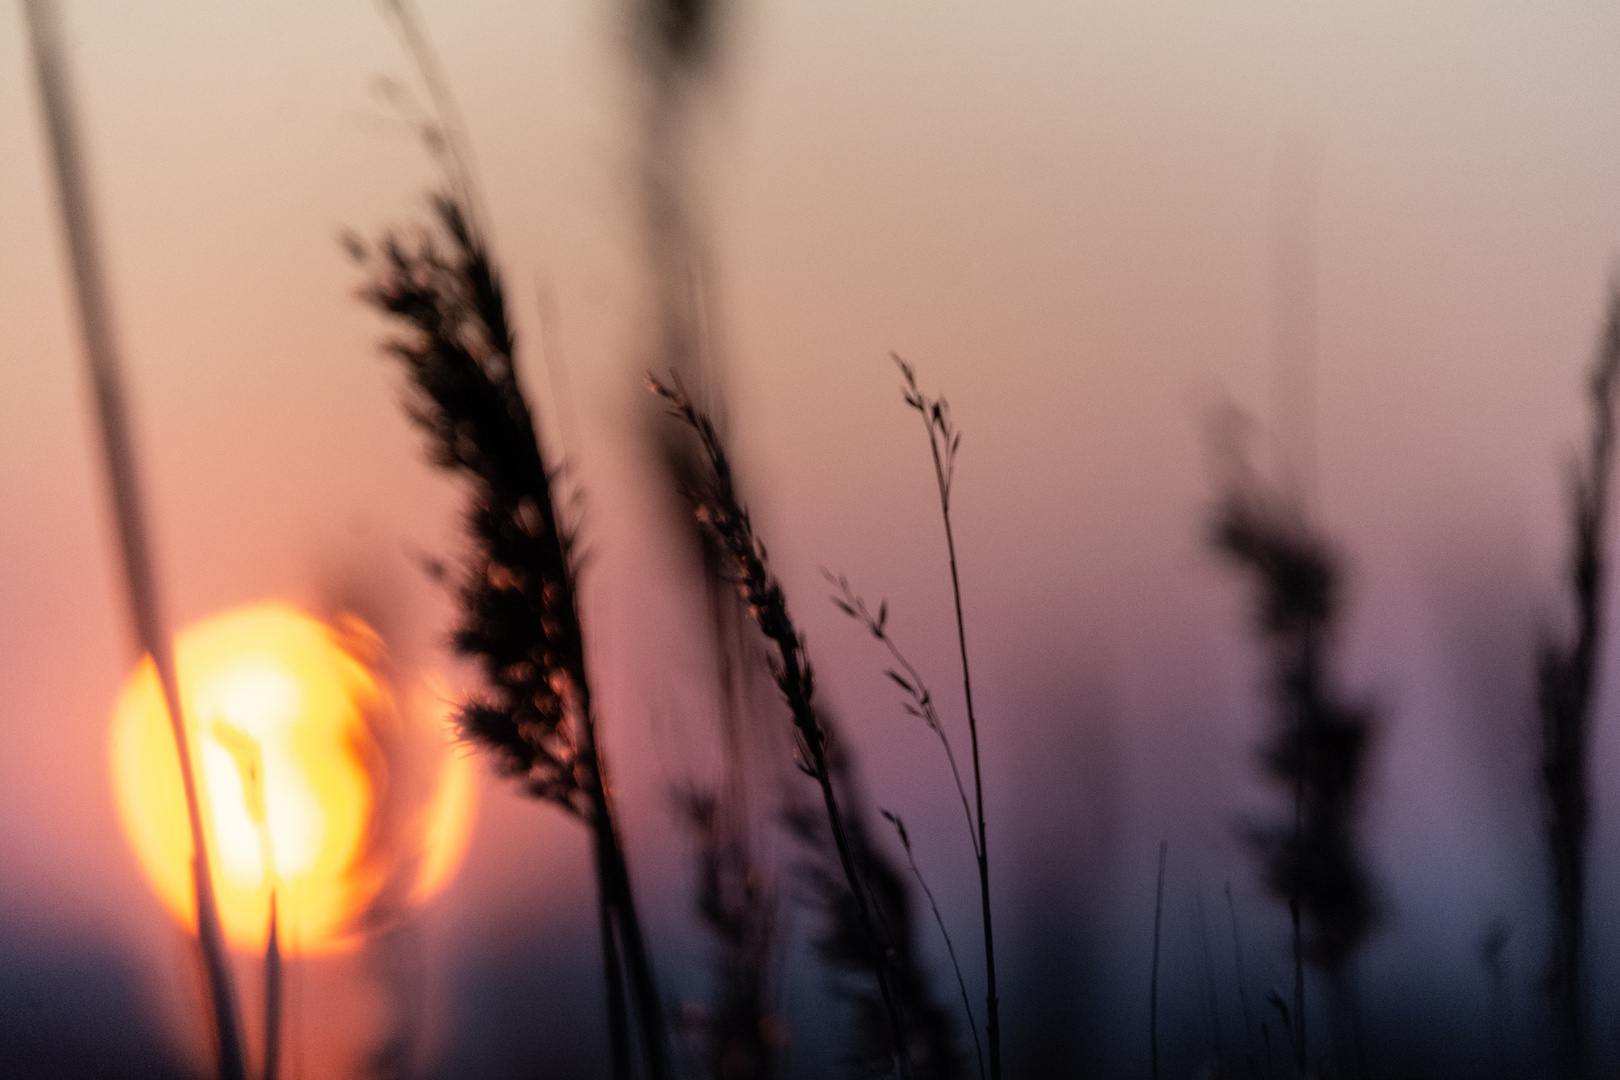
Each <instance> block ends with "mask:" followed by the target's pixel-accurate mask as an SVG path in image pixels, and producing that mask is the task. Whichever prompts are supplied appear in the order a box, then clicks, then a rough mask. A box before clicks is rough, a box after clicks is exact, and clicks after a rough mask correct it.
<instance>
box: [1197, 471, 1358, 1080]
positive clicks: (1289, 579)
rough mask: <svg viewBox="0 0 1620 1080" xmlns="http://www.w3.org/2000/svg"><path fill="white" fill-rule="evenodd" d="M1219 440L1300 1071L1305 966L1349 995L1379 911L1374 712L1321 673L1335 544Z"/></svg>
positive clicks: (1263, 845)
mask: <svg viewBox="0 0 1620 1080" xmlns="http://www.w3.org/2000/svg"><path fill="white" fill-rule="evenodd" d="M1227 449H1230V450H1231V451H1232V454H1233V458H1232V461H1230V462H1229V463H1228V464H1229V465H1231V466H1232V468H1231V472H1230V476H1229V478H1228V480H1227V484H1226V490H1224V491H1223V492H1221V494H1220V498H1219V502H1218V503H1217V506H1216V509H1215V514H1214V519H1213V521H1212V527H1211V531H1210V542H1211V544H1212V545H1213V546H1214V547H1215V549H1216V550H1217V551H1218V552H1219V553H1220V554H1222V555H1224V556H1225V557H1226V558H1227V559H1228V560H1230V561H1231V562H1232V563H1234V564H1235V565H1236V566H1237V567H1239V568H1240V569H1241V570H1243V571H1244V572H1245V573H1246V574H1247V575H1248V576H1249V578H1250V580H1251V581H1252V582H1253V584H1254V588H1255V592H1254V610H1255V628H1256V631H1257V634H1258V636H1259V638H1260V641H1261V643H1262V644H1263V645H1264V647H1265V649H1266V652H1267V654H1268V658H1269V661H1270V665H1271V670H1270V675H1269V678H1270V684H1271V685H1270V693H1271V711H1272V725H1273V726H1272V733H1271V736H1270V738H1269V740H1268V741H1267V742H1266V744H1265V745H1264V746H1263V748H1262V750H1261V755H1260V756H1261V764H1262V766H1263V768H1264V770H1265V773H1266V775H1267V776H1268V777H1270V778H1271V779H1272V780H1273V781H1274V782H1275V783H1276V785H1277V786H1278V787H1280V788H1282V789H1283V790H1285V791H1287V792H1288V793H1289V795H1290V796H1291V801H1292V807H1291V813H1290V814H1289V816H1288V817H1286V818H1283V819H1281V820H1276V821H1273V822H1270V823H1256V824H1251V825H1249V826H1248V827H1247V828H1246V830H1245V832H1246V837H1247V839H1248V841H1249V842H1250V844H1251V845H1252V846H1253V848H1254V850H1255V853H1256V855H1257V856H1258V857H1259V860H1260V865H1261V875H1262V877H1263V879H1264V881H1265V884H1266V886H1267V887H1268V888H1269V889H1270V890H1271V892H1272V894H1273V895H1274V896H1276V897H1277V898H1278V899H1279V900H1281V901H1282V902H1284V903H1285V904H1287V906H1288V910H1289V916H1290V920H1291V923H1292V926H1293V937H1294V954H1295V960H1294V1000H1293V1003H1292V1015H1291V1020H1292V1025H1291V1029H1290V1034H1291V1036H1292V1042H1293V1050H1294V1053H1295V1061H1296V1066H1297V1068H1298V1069H1299V1070H1300V1072H1301V1073H1303V1072H1304V1071H1305V1069H1306V1067H1307V1061H1308V1057H1307V1053H1306V1050H1307V1045H1306V1039H1305V1008H1304V965H1305V964H1306V963H1309V964H1312V965H1314V966H1315V967H1317V968H1318V969H1319V970H1321V971H1322V972H1323V973H1324V974H1325V975H1326V976H1327V977H1328V979H1329V982H1330V985H1332V986H1333V987H1334V988H1335V990H1336V991H1343V994H1340V995H1339V996H1343V997H1346V998H1347V999H1348V982H1347V980H1348V975H1349V966H1350V963H1351V960H1352V958H1353V957H1354V955H1355V953H1356V951H1357V950H1358V949H1359V948H1360V946H1361V944H1362V943H1363V942H1364V941H1365V940H1366V937H1367V935H1368V933H1370V932H1371V930H1372V929H1373V927H1374V926H1375V924H1376V922H1377V918H1378V914H1379V908H1378V903H1377V899H1376V893H1375V889H1374V885H1373V882H1372V878H1371V875H1370V873H1369V871H1368V869H1367V867H1366V863H1365V861H1364V859H1363V857H1362V854H1361V851H1360V846H1359V840H1358V836H1357V832H1358V826H1359V811H1360V803H1361V795H1362V792H1363V788H1364V786H1365V780H1366V764H1367V756H1368V752H1369V750H1370V748H1371V746H1372V742H1373V735H1374V720H1375V716H1374V712H1373V710H1372V709H1371V707H1370V706H1368V705H1366V704H1364V703H1361V702H1357V701H1352V700H1350V699H1348V698H1347V697H1345V695H1344V694H1343V693H1342V692H1341V691H1340V690H1338V689H1337V688H1336V687H1335V686H1334V684H1333V681H1332V678H1331V674H1330V672H1329V670H1328V661H1329V659H1330V657H1331V655H1332V649H1333V646H1334V643H1335V638H1334V634H1335V631H1336V630H1337V619H1338V615H1339V611H1340V608H1339V577H1340V570H1339V560H1338V557H1337V555H1336V553H1335V552H1334V551H1333V549H1332V547H1331V546H1330V545H1329V544H1328V542H1327V541H1326V540H1325V539H1324V538H1323V537H1322V536H1321V534H1320V533H1318V532H1317V531H1316V530H1315V529H1314V528H1312V527H1311V526H1310V524H1309V523H1308V522H1307V521H1306V519H1305V516H1304V514H1303V512H1302V511H1301V510H1300V509H1299V508H1298V507H1297V506H1296V505H1295V504H1294V503H1293V502H1291V501H1290V500H1289V499H1287V498H1285V497H1284V496H1281V495H1279V494H1278V493H1276V492H1274V491H1272V490H1271V489H1269V488H1267V487H1265V486H1264V485H1263V484H1262V483H1261V482H1260V481H1259V480H1258V479H1257V478H1255V477H1254V476H1253V475H1252V474H1251V473H1250V472H1249V471H1248V469H1247V467H1246V464H1245V462H1244V461H1243V460H1242V457H1241V454H1240V453H1239V452H1238V451H1237V450H1236V449H1235V448H1227ZM1346 1004H1348V1005H1349V1007H1350V1008H1352V1009H1353V1002H1350V1001H1348V1000H1347V1002H1346Z"/></svg>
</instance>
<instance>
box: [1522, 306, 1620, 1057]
mask: <svg viewBox="0 0 1620 1080" xmlns="http://www.w3.org/2000/svg"><path fill="white" fill-rule="evenodd" d="M1617 390H1620V283H1611V285H1610V290H1609V302H1608V311H1607V313H1606V316H1605V321H1604V326H1603V331H1602V337H1601V339H1600V341H1599V343H1598V351H1597V357H1596V360H1595V361H1594V363H1593V366H1592V370H1591V373H1590V375H1589V377H1588V382H1587V398H1588V402H1589V404H1590V406H1591V409H1592V430H1591V438H1590V442H1589V443H1588V444H1587V451H1586V456H1585V458H1584V460H1582V461H1581V462H1580V463H1579V464H1577V465H1576V466H1575V468H1574V470H1573V473H1572V476H1571V478H1570V519H1571V533H1572V535H1571V538H1570V549H1571V550H1570V562H1569V578H1568V582H1569V586H1570V592H1571V594H1572V599H1573V601H1574V607H1575V618H1576V625H1575V632H1574V637H1573V640H1565V641H1555V640H1553V639H1552V638H1551V637H1550V636H1548V637H1544V639H1543V640H1542V642H1541V645H1540V656H1539V658H1538V659H1539V665H1538V667H1539V671H1538V676H1539V679H1538V683H1539V685H1538V691H1539V693H1538V695H1537V701H1538V705H1539V707H1540V713H1541V734H1542V765H1541V768H1542V783H1543V786H1544V790H1545V792H1546V796H1547V805H1548V822H1547V842H1548V849H1549V851H1550V854H1551V857H1552V869H1553V875H1552V877H1553V950H1552V958H1551V963H1550V965H1549V968H1550V970H1549V973H1548V988H1549V991H1550V994H1551V997H1552V1002H1553V1008H1554V1012H1555V1026H1556V1031H1557V1056H1558V1068H1559V1070H1560V1072H1561V1073H1562V1074H1563V1075H1564V1076H1565V1077H1576V1076H1579V1075H1581V1073H1582V1072H1583V1070H1584V1068H1585V1057H1586V1035H1585V1027H1586V992H1585V957H1584V951H1585V940H1586V863H1587V849H1588V846H1589V840H1588V833H1589V823H1590V817H1591V809H1590V807H1591V793H1590V788H1591V778H1590V775H1589V762H1588V759H1589V757H1590V745H1591V727H1592V701H1593V698H1594V696H1595V688H1596V682H1597V659H1598V650H1599V648H1600V646H1601V643H1602V637H1603V632H1604V629H1605V627H1604V621H1603V592H1604V586H1605V585H1606V584H1607V579H1608V559H1607V551H1608V548H1607V544H1608V530H1609V487H1610V480H1611V476H1612V473H1613V472H1614V437H1615V430H1614V428H1615V415H1614V414H1615V400H1616V394H1617Z"/></svg>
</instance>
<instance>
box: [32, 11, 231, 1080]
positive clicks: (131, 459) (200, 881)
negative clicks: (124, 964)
mask: <svg viewBox="0 0 1620 1080" xmlns="http://www.w3.org/2000/svg"><path fill="white" fill-rule="evenodd" d="M23 12H24V14H25V16H26V17H27V22H28V31H29V36H30V38H31V41H32V47H33V53H34V70H35V76H36V79H37V82H38V87H39V96H40V105H41V108H42V111H43V113H44V121H45V129H46V132H47V135H48V138H49V141H50V146H51V154H52V160H53V162H54V165H55V172H56V193H57V198H58V202H59V207H60V210H61V215H62V228H63V232H64V234H65V237H66V240H67V248H68V259H69V263H70V265H71V268H72V273H73V284H74V292H75V296H76V297H77V300H78V308H79V322H80V329H81V331H82V333H83V336H84V351H85V359H86V362H87V365H88V368H89V374H90V380H91V384H92V386H93V387H94V390H95V401H96V415H97V421H98V424H99V427H100V434H101V448H102V455H103V460H104V464H105V466H106V470H107V484H108V489H109V494H110V495H111V499H112V504H113V513H114V517H115V519H116V521H117V525H118V539H119V548H120V552H121V554H122V556H123V567H124V585H125V589H126V592H127V595H128V599H129V608H130V618H131V622H132V623H133V628H134V631H135V638H136V640H137V642H138V643H139V646H140V648H141V650H142V651H143V652H144V653H146V654H147V655H148V656H150V657H151V658H152V663H153V666H154V667H155V668H156V669H157V676H158V682H159V684H160V685H161V686H162V689H163V701H164V705H165V706H166V708H167V710H168V713H169V723H170V728H171V731H172V732H173V735H174V746H175V755H176V757H177V758H178V760H179V763H180V781H181V786H182V788H183V789H184V792H185V800H186V821H187V825H188V827H189V829H190V833H191V849H192V894H193V897H194V899H195V900H196V904H197V944H198V947H199V949H200V950H201V951H202V958H203V966H204V968H205V969H206V971H207V975H208V990H209V997H210V1000H211V1002H212V1005H213V1019H214V1033H215V1039H216V1043H217V1046H216V1048H217V1050H218V1057H219V1075H220V1077H221V1078H222V1080H243V1078H244V1077H245V1074H246V1068H245V1066H244V1063H243V1053H242V1036H241V1029H240V1026H239V1023H238V1019H237V1009H236V997H235V990H234V987H233V986H232V983H231V972H230V964H229V959H228V957H227V955H226V952H225V938H224V933H223V931H222V929H221V926H220V919H219V906H218V902H217V900H216V898H215V895H214V882H213V874H212V871H211V868H210V858H209V850H208V834H207V830H206V829H205V828H204V824H203V817H202V806H201V801H200V799H199V796H198V785H197V776H196V772H195V769H194V766H193V756H192V753H193V752H192V747H191V743H190V734H189V731H188V729H187V725H186V721H185V714H184V711H183V706H182V702H181V698H180V690H179V681H178V679H177V677H176V674H175V667H174V649H173V643H172V641H171V640H170V639H169V636H168V633H167V632H166V630H165V628H164V619H163V615H162V611H161V604H160V601H159V598H158V587H157V575H156V571H155V569H154V567H153V559H152V553H151V547H150V543H149V541H148V538H147V534H146V524H145V516H144V514H143V511H142V507H141V495H140V481H139V470H138V468H137V466H136V461H135V448H134V440H133V438H132V437H131V434H130V422H129V414H128V410H127V407H126V405H125V399H124V390H123V384H122V379H121V376H120V372H119V368H120V364H119V358H118V349H117V339H116V335H115V334H114V332H113V324H112V305H111V303H110V302H109V299H108V294H107V285H106V279H105V275H104V273H103V271H102V267H101V262H100V256H99V247H98V244H97V240H96V235H95V228H94V218H93V216H92V213H91V208H90V195H89V178H88V177H87V176H86V175H85V169H84V161H83V157H82V150H81V146H80V141H79V133H78V123H77V115H76V112H75V109H74V105H73V99H72V88H71V85H70V80H69V76H68V67H67V58H66V56H65V54H64V52H63V49H62V32H61V26H60V23H59V21H58V17H57V12H56V5H55V4H54V3H52V2H51V0H25V2H24V4H23Z"/></svg>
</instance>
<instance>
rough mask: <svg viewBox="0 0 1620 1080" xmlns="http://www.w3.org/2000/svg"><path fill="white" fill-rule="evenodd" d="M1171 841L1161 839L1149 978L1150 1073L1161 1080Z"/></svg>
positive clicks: (1154, 1078)
mask: <svg viewBox="0 0 1620 1080" xmlns="http://www.w3.org/2000/svg"><path fill="white" fill-rule="evenodd" d="M1169 854H1170V842H1169V841H1168V840H1160V841H1159V883H1158V886H1157V887H1156V888H1155V890H1154V894H1153V974H1152V975H1151V976H1150V977H1149V979H1148V1061H1149V1075H1151V1076H1152V1077H1153V1080H1159V931H1160V929H1161V927H1162V926H1163V923H1164V860H1165V857H1166V856H1168V855H1169Z"/></svg>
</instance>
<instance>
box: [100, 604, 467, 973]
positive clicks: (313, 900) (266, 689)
mask: <svg viewBox="0 0 1620 1080" xmlns="http://www.w3.org/2000/svg"><path fill="white" fill-rule="evenodd" d="M175 651H176V663H177V667H178V669H179V678H180V688H181V694H182V698H183V701H184V706H185V713H186V723H187V728H188V731H189V732H190V737H191V742H192V750H193V753H194V755H195V760H196V761H197V762H198V777H199V786H200V796H201V798H202V802H203V806H204V808H205V818H206V827H207V829H208V833H209V843H210V845H211V847H212V851H213V855H214V860H215V861H214V876H215V884H216V888H217V890H218V894H219V904H220V916H221V920H222V922H223V924H224V929H225V935H226V937H227V939H228V940H229V941H230V942H231V944H233V945H235V946H238V947H240V948H249V949H258V948H262V947H263V945H264V942H265V938H266V933H267V930H268V925H269V910H270V897H271V894H272V891H273V892H274V894H275V896H276V908H277V913H278V914H277V918H278V922H279V931H278V932H279V936H280V940H281V943H282V945H281V947H282V948H283V949H284V950H286V951H294V952H305V953H313V952H329V951H333V950H338V949H343V948H347V947H349V946H351V945H353V944H355V943H356V942H357V940H358V936H359V931H360V929H361V927H362V925H364V924H368V923H375V922H376V921H377V919H378V918H379V917H381V915H380V913H383V914H386V913H397V911H398V909H399V905H400V904H401V903H417V902H420V901H421V900H424V899H426V898H427V897H428V896H429V895H431V894H432V893H433V892H435V891H437V890H438V889H439V888H440V887H442V886H443V885H444V883H445V882H446V881H448V879H449V877H450V875H451V874H452V873H453V872H454V869H455V866H456V864H457V862H458V861H459V859H460V855H461V851H462V848H463V845H464V842H465V839H466V832H467V826H468V824H469V822H470V810H471V806H470V802H471V794H472V785H471V776H470V766H469V763H468V761H467V759H466V758H465V757H462V756H460V755H455V754H452V753H450V752H449V744H448V739H447V736H445V734H444V733H443V729H442V726H441V725H438V724H437V723H436V721H437V718H436V717H426V716H422V715H407V714H408V713H410V712H411V710H403V709H401V708H400V707H399V705H398V704H397V703H396V701H395V698H394V696H393V694H392V693H391V692H390V690H389V688H388V687H387V686H386V685H385V684H384V683H383V681H382V678H381V676H380V675H379V674H378V672H377V671H376V670H375V668H374V666H373V663H372V661H373V658H374V657H375V656H376V655H377V654H378V652H379V651H380V646H379V645H378V643H377V639H376V637H375V635H373V634H372V633H371V632H370V630H369V629H367V628H366V627H365V626H364V625H363V624H362V623H360V622H359V620H357V619H354V618H353V617H345V618H344V619H343V620H340V623H339V626H338V627H336V628H333V627H329V626H327V625H325V624H323V623H321V622H319V621H317V620H315V619H313V618H311V617H309V616H307V615H304V614H302V613H300V612H298V611H296V610H295V609H293V608H291V607H287V606H285V605H281V604H261V605H255V606H252V607H246V608H240V609H237V610H235V611H231V612H227V613H225V614H222V615H218V616H215V617H213V618H211V619H208V620H205V621H203V622H201V623H198V624H196V625H194V626H192V627H191V628H189V629H187V630H185V631H183V632H182V633H181V634H180V635H179V636H178V637H177V639H176V646H175ZM111 754H112V780H113V788H114V793H115V797H116V800H117V805H118V814H119V819H120V821H121V823H122V825H123V828H124V832H125V834H126V836H127V837H128V838H129V842H130V844H131V846H132V847H133V849H134V851H135V854H136V857H137V859H138V861H139V862H140V865H141V868H142V870H143V871H144V872H145V874H146V876H147V878H148V880H149V881H150V882H151V884H152V886H153V888H154V889H155V890H156V891H157V894H158V896H159V897H160V898H161V899H162V901H163V903H164V905H165V906H166V907H167V908H168V909H169V910H170V911H171V912H173V913H174V914H175V915H176V916H177V917H179V918H181V919H182V920H183V921H185V922H186V923H188V924H191V923H194V922H195V900H194V897H193V895H192V889H191V882H190V870H189V867H190V860H191V854H192V852H191V842H190V836H189V831H188V828H187V824H186V812H185V804H184V799H183V796H182V792H181V786H180V772H179V766H178V764H177V762H176V758H175V752H174V743H173V737H172V735H171V734H170V726H169V722H168V717H167V714H166V712H165V711H164V708H163V703H162V696H161V694H160V691H159V688H158V682H157V676H156V673H155V671H154V669H153V667H152V664H151V661H150V660H147V661H144V662H143V663H142V664H141V666H140V667H139V668H137V669H136V671H135V672H134V674H133V675H131V676H130V678H129V680H128V681H127V682H126V684H125V686H124V688H123V691H122V693H121V694H120V697H119V700H118V703H117V706H116V708H115V710H114V714H113V723H112V734H111ZM385 908H386V912H384V909H385Z"/></svg>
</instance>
